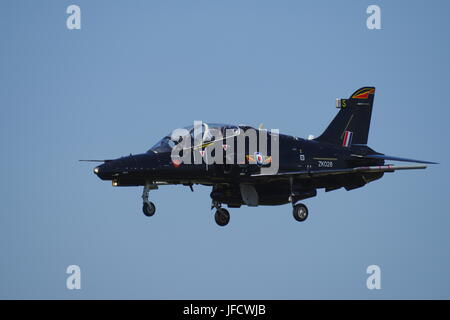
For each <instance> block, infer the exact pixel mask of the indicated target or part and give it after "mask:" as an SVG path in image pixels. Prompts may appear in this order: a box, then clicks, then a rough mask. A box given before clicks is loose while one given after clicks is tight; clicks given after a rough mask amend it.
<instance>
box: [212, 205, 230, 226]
mask: <svg viewBox="0 0 450 320" xmlns="http://www.w3.org/2000/svg"><path fill="white" fill-rule="evenodd" d="M214 219H216V223H217V224H218V225H219V226H221V227H224V226H226V225H227V224H228V222H230V213H229V212H228V210H226V209H223V208H219V209H217V211H216V214H215V215H214Z"/></svg>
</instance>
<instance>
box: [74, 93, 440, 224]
mask: <svg viewBox="0 0 450 320" xmlns="http://www.w3.org/2000/svg"><path fill="white" fill-rule="evenodd" d="M374 96H375V88H374V87H363V88H360V89H358V90H356V91H355V92H354V93H353V94H352V95H351V96H350V98H348V99H336V107H337V108H339V111H338V113H337V115H336V116H335V117H334V119H333V120H332V121H331V123H330V124H329V125H328V127H327V128H326V129H325V131H324V132H323V133H322V134H321V135H320V136H318V137H317V138H308V139H302V138H299V137H296V136H291V135H284V134H280V133H278V132H273V131H270V132H269V131H268V130H266V129H263V128H261V127H259V128H253V127H250V126H246V125H227V124H214V123H202V124H201V126H200V128H199V130H196V128H194V127H193V126H191V127H186V128H183V130H182V131H181V132H182V134H181V135H178V136H177V135H175V137H174V134H173V133H172V135H170V134H169V135H167V136H165V137H164V138H162V139H161V140H160V141H159V142H158V143H156V144H155V145H154V146H153V147H152V148H151V149H150V150H148V151H147V152H145V153H142V154H136V155H129V156H126V157H121V158H118V159H112V160H81V161H99V162H103V163H102V164H101V165H99V166H97V167H95V168H94V173H95V174H96V175H97V176H98V177H99V178H100V179H102V180H111V181H112V185H113V186H116V187H121V186H143V187H144V190H143V194H142V199H143V208H142V210H143V212H144V214H145V215H146V216H153V215H154V214H155V211H156V207H155V205H154V204H153V203H152V202H150V201H149V191H150V190H155V189H158V187H160V186H163V185H184V186H188V187H190V188H191V190H193V188H192V186H193V185H194V184H200V185H205V186H209V187H212V191H211V194H210V197H211V200H212V205H211V209H216V211H215V221H216V223H217V224H218V225H219V226H225V225H227V224H228V222H229V221H230V214H229V212H228V210H227V209H225V208H224V205H227V207H228V208H239V207H240V206H242V205H248V206H259V205H271V206H273V205H282V204H287V203H290V204H291V205H292V208H293V209H292V212H293V217H294V218H295V220H297V221H305V220H306V218H307V217H308V208H307V207H306V206H305V205H304V204H303V203H300V202H299V201H302V200H304V199H307V198H311V197H315V196H316V195H317V189H325V191H326V192H329V191H332V190H337V189H340V188H345V189H346V190H347V191H349V190H353V189H356V188H360V187H363V186H364V185H366V184H367V183H369V182H372V181H375V180H378V179H380V178H381V177H382V176H383V175H384V173H386V172H394V171H397V170H410V169H425V168H426V166H425V165H423V164H434V163H435V162H429V161H422V160H415V159H408V158H400V157H394V156H388V155H385V154H383V153H379V152H376V151H374V150H373V149H371V148H370V147H368V146H367V140H368V134H369V127H370V120H371V115H372V107H373V101H374ZM197 129H198V128H197ZM250 130H253V131H254V132H256V133H264V134H266V136H267V137H268V138H267V141H266V142H267V145H266V148H263V147H261V145H260V144H256V147H254V148H253V149H252V146H251V142H250V139H249V138H248V137H247V138H246V137H244V140H239V138H240V137H241V136H242V135H245V133H246V132H248V131H250ZM196 131H197V133H196ZM213 131H214V132H215V134H211V132H213ZM217 133H219V134H217ZM220 134H222V135H221V137H220V138H218V136H220ZM258 137H259V136H258ZM198 138H200V140H196V139H198ZM258 139H259V142H261V138H257V140H258ZM181 140H184V141H187V142H189V143H187V144H184V145H183V146H182V147H180V146H181V143H180V142H181ZM237 140H239V141H244V147H243V149H242V150H243V153H244V155H245V156H244V157H243V159H242V157H241V158H240V160H239V159H238V158H239V153H238V152H237V148H235V147H234V145H233V144H237ZM198 141H200V143H197V142H198ZM274 145H276V146H277V150H276V152H274V150H273V148H271V147H273V146H274ZM177 146H179V154H182V155H183V156H184V155H185V154H186V155H188V156H187V158H184V159H188V160H193V161H182V160H181V158H180V157H174V156H173V154H174V152H173V151H174V148H176V147H177ZM211 146H214V147H216V149H214V150H215V151H216V153H217V150H220V148H222V149H223V150H224V151H225V150H226V151H230V152H224V153H226V155H218V159H223V161H216V162H215V163H210V162H208V161H205V159H204V158H205V155H208V154H209V155H210V157H211V156H213V155H214V154H212V153H211V152H209V151H208V150H207V149H208V148H211ZM217 148H219V149H217ZM188 151H192V155H191V154H188ZM195 154H197V160H198V154H200V158H202V161H200V162H199V161H197V162H196V161H195V159H194V157H195ZM275 156H276V157H277V159H274V158H275ZM274 160H277V162H278V163H277V165H276V167H275V169H274V170H272V171H271V170H266V169H267V168H268V167H270V166H271V165H273V163H274ZM386 161H402V162H414V163H418V164H419V163H420V165H418V164H417V165H408V166H404V165H393V164H387V163H386Z"/></svg>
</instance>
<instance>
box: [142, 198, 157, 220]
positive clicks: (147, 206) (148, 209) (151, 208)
mask: <svg viewBox="0 0 450 320" xmlns="http://www.w3.org/2000/svg"><path fill="white" fill-rule="evenodd" d="M142 212H144V214H145V215H146V216H147V217H151V216H152V215H154V214H155V212H156V207H155V205H154V204H153V202H144V205H143V206H142Z"/></svg>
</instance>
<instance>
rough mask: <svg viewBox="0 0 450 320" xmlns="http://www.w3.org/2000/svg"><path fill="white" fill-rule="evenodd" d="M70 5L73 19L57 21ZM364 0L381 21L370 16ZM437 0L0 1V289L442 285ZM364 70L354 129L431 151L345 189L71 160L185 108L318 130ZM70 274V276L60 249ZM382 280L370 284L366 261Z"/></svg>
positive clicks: (448, 68) (144, 139)
mask: <svg viewBox="0 0 450 320" xmlns="http://www.w3.org/2000/svg"><path fill="white" fill-rule="evenodd" d="M70 4H77V5H79V6H80V7H81V12H82V29H81V30H72V31H71V30H68V29H67V28H66V18H67V16H68V15H67V14H66V8H67V6H68V5H70ZM370 4H378V5H379V6H380V7H381V13H382V16H381V18H382V30H372V31H371V30H368V29H367V28H366V18H367V16H368V15H367V14H366V8H367V6H368V5H370ZM449 12H450V3H449V2H448V1H379V0H377V1H273V0H272V1H261V0H258V1H256V0H253V1H250V0H244V1H234V0H226V1H225V0H222V1H219V0H203V1H200V0H189V1H162V0H161V1H82V0H74V1H31V0H30V1H6V0H3V1H1V3H0V39H1V51H0V57H1V59H0V64H1V68H0V71H1V72H0V84H1V89H0V103H1V104H0V105H1V111H2V116H1V117H0V123H1V126H0V130H1V135H0V141H1V142H0V143H1V150H2V157H1V160H0V163H1V165H0V170H1V179H0V188H1V189H0V192H1V202H2V204H1V209H0V210H1V215H0V219H1V220H0V253H1V258H0V259H1V260H0V261H1V265H0V268H1V269H0V298H62V299H78V298H87V299H90V298H146V299H161V298H164V299H166V298H168V299H170V298H177V299H181V298H193V299H197V298H202V299H222V298H245V299H253V298H254V299H259V298H262V299H279V298H282V299H299V298H300V299H303V298H312V299H315V298H368V299H379V298H387V299H389V298H447V299H448V298H450V273H449V270H450V250H449V245H450V231H449V230H450V210H449V209H450V194H449V186H448V181H449V178H450V174H449V173H450V170H449V164H448V158H449V156H450V152H449V148H448V138H449V132H450V131H449V130H450V128H449V125H448V121H449V119H450V111H449V109H450V106H449V103H448V100H449V97H448V93H449V85H450V60H449V57H450V45H449V41H450V40H449V31H450V27H449V18H448V14H449ZM366 85H369V86H372V85H373V86H376V87H377V93H376V97H375V106H374V112H373V117H372V126H371V132H370V137H369V145H370V146H371V147H372V148H374V149H375V150H377V151H380V152H384V153H386V154H390V155H397V156H403V157H412V158H419V159H425V160H431V161H438V162H440V163H441V164H439V165H435V166H431V167H430V168H428V169H427V170H425V171H410V172H398V173H389V174H386V175H385V177H384V178H383V179H382V180H380V181H376V182H374V183H371V184H369V185H368V186H366V187H364V188H361V189H357V190H354V191H351V192H347V191H345V190H338V191H334V192H330V193H327V194H325V193H324V192H323V191H320V192H319V193H318V196H317V197H316V198H313V199H309V200H306V201H305V203H306V204H307V205H308V207H309V210H310V216H309V219H308V221H306V222H305V223H297V222H296V221H294V219H293V217H292V213H291V207H290V206H289V205H285V206H278V207H258V208H248V207H242V208H240V209H231V210H230V211H231V215H232V216H231V222H230V224H229V225H228V226H227V227H225V228H220V227H218V226H216V224H215V222H214V219H213V212H212V211H210V198H209V192H210V190H209V188H206V187H200V186H197V187H195V192H194V193H191V191H190V190H189V188H187V187H182V186H169V187H162V188H160V190H158V191H156V192H151V194H150V197H151V200H152V201H153V202H155V203H156V206H157V212H156V215H155V216H154V217H152V218H147V217H145V216H144V215H143V214H142V212H141V205H142V204H141V198H140V195H141V192H142V190H141V188H113V187H111V185H110V183H108V182H103V181H100V180H99V179H97V178H96V177H95V176H94V175H93V173H92V168H93V165H91V164H88V163H80V162H78V161H77V160H78V159H91V158H99V159H103V158H111V157H119V156H122V155H126V154H129V153H130V152H131V153H139V152H143V151H145V150H147V149H148V148H149V147H150V146H151V145H153V144H154V143H155V142H156V141H157V140H158V139H160V138H161V137H162V136H163V135H164V134H166V133H167V132H169V131H171V129H173V128H177V127H180V126H186V125H190V124H192V122H193V121H194V120H203V121H210V122H226V123H246V124H250V125H255V126H257V125H258V124H259V123H264V124H265V126H266V127H267V128H277V129H280V130H281V132H283V133H288V134H295V135H298V136H301V137H307V136H308V135H309V134H314V135H318V134H320V133H321V131H322V130H323V129H324V128H325V127H326V125H327V124H328V123H329V122H330V121H331V119H332V117H333V116H334V114H335V113H336V109H335V108H334V101H335V98H338V97H342V98H344V97H347V96H348V95H349V94H351V93H352V92H353V91H354V90H355V89H357V88H359V87H362V86H366ZM71 264H76V265H79V266H80V267H81V272H82V289H81V290H79V291H76V290H73V291H69V290H67V289H66V277H67V275H66V273H65V270H66V267H67V266H68V265H71ZM372 264H376V265H379V266H380V267H381V270H382V289H381V290H379V291H376V290H375V291H370V290H368V289H367V288H366V278H367V276H368V275H367V274H366V268H367V266H369V265H372Z"/></svg>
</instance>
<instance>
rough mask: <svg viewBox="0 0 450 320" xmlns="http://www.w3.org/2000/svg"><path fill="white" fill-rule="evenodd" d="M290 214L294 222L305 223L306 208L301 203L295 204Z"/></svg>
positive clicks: (306, 216)
mask: <svg viewBox="0 0 450 320" xmlns="http://www.w3.org/2000/svg"><path fill="white" fill-rule="evenodd" d="M292 213H293V215H294V218H295V220H297V221H300V222H302V221H305V220H306V218H308V208H307V207H306V206H305V205H304V204H303V203H299V204H296V205H295V206H294V208H293V209H292Z"/></svg>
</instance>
